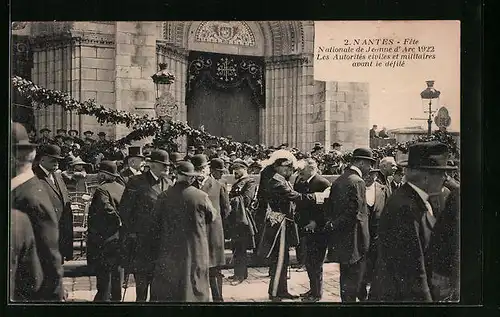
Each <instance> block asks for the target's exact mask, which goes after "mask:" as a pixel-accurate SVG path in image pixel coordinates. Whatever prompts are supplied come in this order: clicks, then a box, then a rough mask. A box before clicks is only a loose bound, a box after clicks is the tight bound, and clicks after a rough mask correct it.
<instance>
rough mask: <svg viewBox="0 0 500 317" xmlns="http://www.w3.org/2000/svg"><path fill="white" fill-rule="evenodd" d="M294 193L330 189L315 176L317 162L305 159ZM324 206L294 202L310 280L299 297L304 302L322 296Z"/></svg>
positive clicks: (324, 250) (314, 300)
mask: <svg viewBox="0 0 500 317" xmlns="http://www.w3.org/2000/svg"><path fill="white" fill-rule="evenodd" d="M302 164H303V166H301V167H300V171H299V175H298V177H297V180H296V181H295V184H294V190H296V191H297V192H299V193H305V194H309V193H320V192H324V191H325V190H326V189H327V188H329V187H330V185H331V184H330V182H329V181H328V180H327V179H326V178H324V177H322V176H321V175H319V174H318V163H317V162H316V160H314V159H313V158H308V159H304V160H303V161H302ZM324 214H325V210H324V204H316V203H314V202H311V201H299V202H297V209H296V215H297V217H296V222H297V225H298V226H299V233H300V234H301V235H302V237H301V241H300V243H301V244H302V243H303V244H305V248H304V249H305V254H304V264H305V266H306V270H307V275H308V277H309V285H310V288H309V291H307V292H306V293H304V294H301V297H302V298H303V301H306V302H317V301H319V300H320V299H321V297H322V296H323V262H324V260H325V256H326V250H327V247H328V245H327V236H326V235H325V233H324V231H323V228H324V225H325V216H324Z"/></svg>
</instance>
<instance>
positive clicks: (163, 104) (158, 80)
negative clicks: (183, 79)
mask: <svg viewBox="0 0 500 317" xmlns="http://www.w3.org/2000/svg"><path fill="white" fill-rule="evenodd" d="M158 68H159V70H158V72H156V73H155V74H154V75H153V76H151V78H152V79H153V83H154V84H155V88H156V101H155V111H156V116H157V117H158V118H160V119H162V120H163V121H164V122H165V123H166V124H165V125H162V131H164V129H168V126H169V125H170V123H169V122H170V120H172V118H173V116H174V115H175V113H176V111H177V110H178V106H177V104H176V102H175V98H174V96H173V95H172V94H171V93H170V92H169V91H168V88H167V91H163V89H162V91H163V92H162V93H161V94H160V86H166V87H170V85H171V84H172V83H173V82H174V81H175V76H174V75H173V74H171V73H169V72H168V71H167V64H165V63H160V64H159V65H158Z"/></svg>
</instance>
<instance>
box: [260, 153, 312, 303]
mask: <svg viewBox="0 0 500 317" xmlns="http://www.w3.org/2000/svg"><path fill="white" fill-rule="evenodd" d="M268 162H269V164H270V166H271V168H272V170H273V171H274V175H273V176H272V177H271V178H270V179H268V182H267V183H265V184H263V185H264V188H263V191H262V193H261V194H262V197H261V199H262V200H261V201H259V204H261V203H263V204H264V205H263V206H266V207H267V213H266V218H265V222H264V229H263V233H262V235H263V236H262V238H261V241H260V245H259V250H258V254H259V256H260V257H262V258H268V259H269V260H270V268H269V269H270V275H271V281H270V283H269V289H268V293H269V299H270V300H272V301H281V300H283V299H296V298H298V296H296V295H292V294H290V293H289V292H288V286H287V268H288V264H289V260H290V255H289V248H290V247H294V246H297V244H298V242H299V236H298V229H297V225H296V223H295V222H294V213H295V203H296V202H299V201H311V202H315V201H316V196H315V194H312V193H309V194H301V193H299V192H296V191H295V190H293V188H292V185H291V184H290V182H289V179H290V177H291V175H292V174H293V171H294V167H295V166H297V159H296V158H295V156H293V154H292V153H290V152H289V151H287V150H278V151H276V152H274V153H273V154H272V155H271V157H270V158H269V160H268ZM259 190H260V188H259ZM263 206H262V207H263Z"/></svg>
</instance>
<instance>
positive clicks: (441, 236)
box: [429, 176, 460, 301]
mask: <svg viewBox="0 0 500 317" xmlns="http://www.w3.org/2000/svg"><path fill="white" fill-rule="evenodd" d="M444 186H445V187H447V188H448V190H449V191H450V193H449V195H448V197H447V198H446V203H445V205H444V210H443V212H442V213H441V215H439V216H438V217H437V220H436V225H435V226H434V230H433V232H432V235H431V241H430V244H429V256H430V258H431V263H432V284H433V291H434V294H433V299H434V301H458V300H460V184H459V183H458V182H457V181H456V180H454V179H453V178H451V177H449V176H448V179H447V181H446V182H445V185H444Z"/></svg>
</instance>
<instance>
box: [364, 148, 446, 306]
mask: <svg viewBox="0 0 500 317" xmlns="http://www.w3.org/2000/svg"><path fill="white" fill-rule="evenodd" d="M448 155H449V154H448V147H447V146H446V145H445V144H442V143H439V142H436V141H432V142H422V143H416V144H414V145H412V146H410V148H409V153H408V161H407V162H406V163H404V164H401V165H402V166H403V167H405V177H406V183H405V184H404V185H402V186H401V187H400V188H399V189H398V190H397V191H395V192H394V193H393V194H392V196H391V197H390V198H389V200H388V202H387V206H386V209H385V210H384V212H383V213H382V215H381V217H380V225H379V230H378V233H379V245H378V248H379V249H378V252H379V253H378V258H377V264H376V274H375V278H374V281H373V283H372V287H371V289H370V300H372V301H382V302H431V301H433V296H432V271H431V268H432V267H431V265H432V263H431V261H430V256H429V243H430V240H431V234H432V231H433V228H434V225H435V223H436V215H435V212H434V211H435V210H437V209H438V208H436V205H435V198H436V197H439V196H441V195H442V188H443V184H444V182H445V180H446V171H449V170H453V169H454V167H451V166H447V164H446V162H447V160H448Z"/></svg>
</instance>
